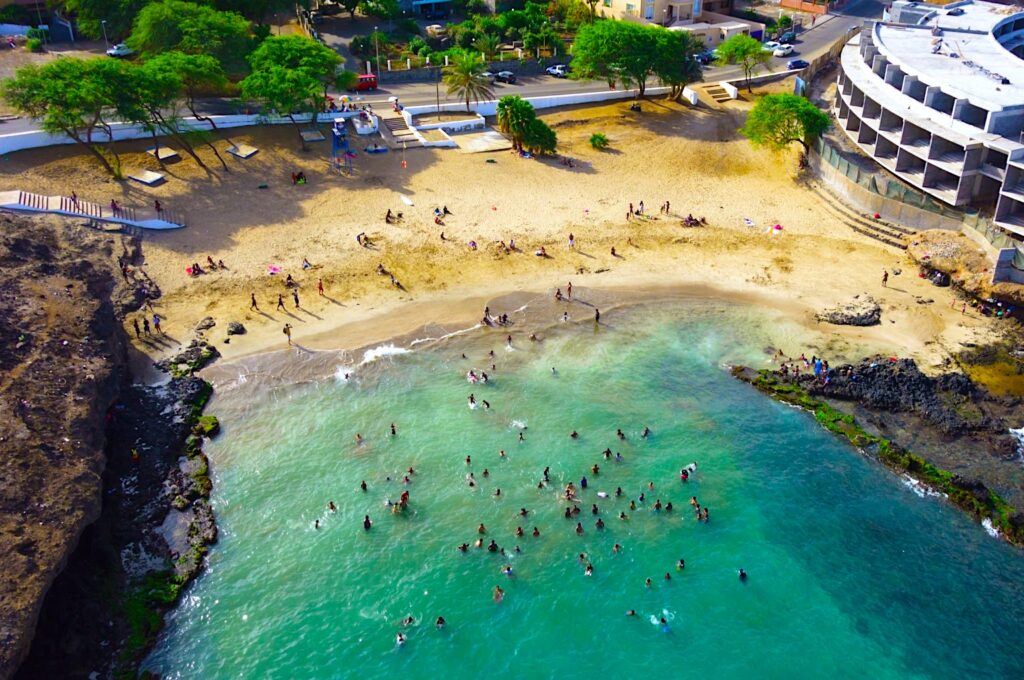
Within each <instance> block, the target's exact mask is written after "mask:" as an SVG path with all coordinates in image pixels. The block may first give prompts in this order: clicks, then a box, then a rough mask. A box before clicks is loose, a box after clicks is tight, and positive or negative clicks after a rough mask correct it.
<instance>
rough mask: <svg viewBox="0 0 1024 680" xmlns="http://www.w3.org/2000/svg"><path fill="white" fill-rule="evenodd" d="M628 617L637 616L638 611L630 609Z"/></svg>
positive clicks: (627, 613)
mask: <svg viewBox="0 0 1024 680" xmlns="http://www.w3.org/2000/svg"><path fill="white" fill-rule="evenodd" d="M626 616H636V610H635V609H630V610H629V611H627V612H626Z"/></svg>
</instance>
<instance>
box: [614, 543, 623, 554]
mask: <svg viewBox="0 0 1024 680" xmlns="http://www.w3.org/2000/svg"><path fill="white" fill-rule="evenodd" d="M612 552H613V553H620V552H622V546H621V545H619V544H618V543H616V544H615V545H613V546H612Z"/></svg>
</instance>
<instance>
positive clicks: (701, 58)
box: [694, 50, 718, 66]
mask: <svg viewBox="0 0 1024 680" xmlns="http://www.w3.org/2000/svg"><path fill="white" fill-rule="evenodd" d="M694 58H695V59H696V60H697V62H698V63H700V64H701V65H702V66H707V65H708V64H710V63H711V62H713V61H714V60H715V59H717V58H718V55H717V54H715V53H714V52H712V51H711V50H704V51H703V52H701V53H699V54H697V55H695V56H694Z"/></svg>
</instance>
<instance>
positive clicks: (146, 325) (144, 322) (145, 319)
mask: <svg viewBox="0 0 1024 680" xmlns="http://www.w3.org/2000/svg"><path fill="white" fill-rule="evenodd" d="M142 331H143V332H144V333H145V334H146V335H149V334H150V333H149V318H148V317H143V319H142Z"/></svg>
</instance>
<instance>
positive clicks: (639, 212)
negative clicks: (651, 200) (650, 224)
mask: <svg viewBox="0 0 1024 680" xmlns="http://www.w3.org/2000/svg"><path fill="white" fill-rule="evenodd" d="M636 212H637V214H638V215H643V214H644V202H643V201H640V205H639V206H638V207H637V211H636Z"/></svg>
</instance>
